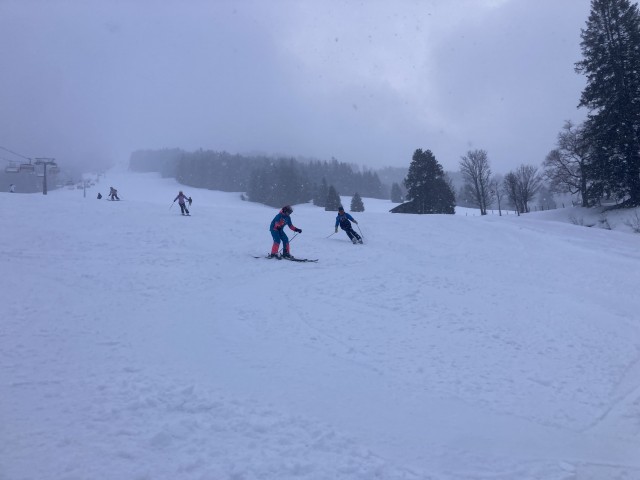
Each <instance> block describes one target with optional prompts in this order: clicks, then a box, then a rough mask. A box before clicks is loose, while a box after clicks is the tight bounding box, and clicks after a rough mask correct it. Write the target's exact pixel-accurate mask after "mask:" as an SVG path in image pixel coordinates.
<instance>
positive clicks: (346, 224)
mask: <svg viewBox="0 0 640 480" xmlns="http://www.w3.org/2000/svg"><path fill="white" fill-rule="evenodd" d="M351 222H353V223H355V224H356V225H357V224H358V222H356V220H355V219H354V218H353V217H352V216H351V215H349V214H348V213H347V212H345V211H344V208H342V207H340V208H338V215H337V216H336V233H338V225H340V228H341V229H342V230H344V231H345V232H346V233H347V236H348V237H349V239H350V240H351V241H352V242H353V243H354V244H356V243H362V238H361V237H360V235H358V234H357V233H356V232H355V230H354V229H353V227H352V226H351Z"/></svg>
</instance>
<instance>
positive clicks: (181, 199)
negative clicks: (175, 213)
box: [173, 190, 191, 215]
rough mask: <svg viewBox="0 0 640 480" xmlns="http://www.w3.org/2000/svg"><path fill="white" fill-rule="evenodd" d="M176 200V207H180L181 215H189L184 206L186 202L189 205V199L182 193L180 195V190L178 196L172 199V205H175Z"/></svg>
mask: <svg viewBox="0 0 640 480" xmlns="http://www.w3.org/2000/svg"><path fill="white" fill-rule="evenodd" d="M176 200H178V205H180V210H181V211H182V215H191V214H190V213H189V209H188V208H187V205H186V202H189V205H191V197H187V196H186V195H185V194H184V193H182V190H180V191H179V192H178V196H177V197H176V198H174V199H173V203H175V201H176Z"/></svg>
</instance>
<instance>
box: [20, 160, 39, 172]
mask: <svg viewBox="0 0 640 480" xmlns="http://www.w3.org/2000/svg"><path fill="white" fill-rule="evenodd" d="M20 171H21V172H27V173H33V172H35V171H36V166H35V165H34V164H33V163H31V162H29V163H21V164H20Z"/></svg>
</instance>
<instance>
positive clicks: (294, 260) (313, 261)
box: [251, 255, 318, 263]
mask: <svg viewBox="0 0 640 480" xmlns="http://www.w3.org/2000/svg"><path fill="white" fill-rule="evenodd" d="M251 256H252V257H253V258H266V259H267V260H269V259H272V258H275V259H277V260H289V261H290V262H303V263H309V262H311V263H315V262H317V261H318V259H317V258H315V259H312V258H296V257H283V256H280V255H278V256H277V257H271V256H269V255H265V256H262V257H256V256H255V255H251Z"/></svg>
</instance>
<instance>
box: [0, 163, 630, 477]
mask: <svg viewBox="0 0 640 480" xmlns="http://www.w3.org/2000/svg"><path fill="white" fill-rule="evenodd" d="M109 185H113V186H114V187H115V188H117V189H118V193H119V195H120V198H121V199H122V201H120V202H110V201H107V200H106V193H107V192H108V186H109ZM180 189H181V190H184V191H185V193H186V194H187V195H190V196H191V197H192V198H193V206H192V216H191V217H183V216H181V215H180V213H179V212H180V210H179V208H178V205H177V203H176V204H175V205H174V204H172V201H173V199H174V198H175V196H176V195H177V193H178V190H180ZM98 191H101V192H102V194H103V195H105V198H103V199H102V200H97V199H96V195H97V192H98ZM343 201H344V202H345V205H346V206H347V207H348V205H349V198H348V197H343ZM0 203H1V206H2V214H1V216H0V225H1V228H0V265H1V267H2V268H1V272H2V275H0V479H2V480H19V479H34V480H47V479H70V480H71V479H113V480H116V479H118V480H119V479H135V480H142V479H149V480H151V479H153V480H155V479H172V480H174V479H211V480H218V479H229V480H270V479H273V480H289V479H299V480H311V479H314V480H327V479H350V480H351V479H361V480H370V479H393V480H395V479H412V480H413V479H432V480H470V479H492V480H496V479H498V480H508V479H514V480H533V479H545V480H546V479H551V480H573V479H579V480H595V479H613V478H615V479H628V480H634V479H635V480H637V479H640V300H639V299H638V285H640V236H639V235H637V234H633V233H631V232H630V231H615V230H613V231H611V230H605V229H602V228H586V227H585V226H583V225H579V224H578V223H580V222H573V223H572V222H569V221H558V220H559V218H558V216H560V215H564V216H565V217H566V216H567V214H566V213H558V212H541V213H532V214H528V215H523V216H520V217H518V216H515V215H513V214H510V215H503V216H499V215H497V212H495V213H494V214H493V215H488V216H485V217H481V216H478V215H473V214H472V213H473V212H472V211H463V210H459V211H458V214H457V215H400V214H398V215H396V214H391V213H389V212H388V210H389V209H390V208H392V207H393V204H391V203H390V202H388V201H383V200H373V199H367V198H365V199H364V203H365V208H366V211H365V212H363V213H353V215H354V217H355V218H356V220H358V222H359V224H358V225H357V226H356V230H357V229H358V228H360V230H361V232H362V234H363V236H364V245H352V244H351V243H350V242H349V241H348V239H347V236H346V235H345V234H344V232H342V231H340V232H339V233H338V234H335V235H331V234H332V233H333V228H334V221H335V213H332V212H325V211H324V209H321V208H318V207H314V206H313V205H311V204H306V205H295V206H294V210H295V211H294V213H293V215H292V220H293V224H294V225H295V226H296V227H299V228H302V229H303V233H302V234H300V235H297V236H296V237H295V238H294V239H293V242H292V243H291V249H292V253H293V255H295V256H298V257H305V258H318V259H319V262H318V263H294V262H289V261H285V260H281V261H278V260H267V259H255V258H252V255H258V256H259V255H264V254H266V253H268V251H269V249H270V247H271V236H270V234H269V231H268V226H269V223H270V221H271V219H272V218H273V216H274V215H275V214H276V213H277V209H273V208H270V207H266V206H264V205H259V204H255V203H251V202H246V201H242V200H241V198H240V194H239V193H223V192H217V191H208V190H197V189H192V188H188V187H185V186H181V185H178V184H177V183H176V182H175V180H173V179H162V178H160V177H159V176H158V175H155V174H134V173H128V172H115V171H114V172H112V173H109V174H108V175H107V176H106V178H101V180H100V183H99V184H98V185H96V186H95V187H93V188H92V189H91V190H88V191H87V195H86V197H84V196H83V191H82V190H56V191H50V192H49V194H48V195H46V196H44V195H38V194H9V193H0ZM347 210H348V208H347ZM576 218H577V217H576ZM288 233H289V236H290V237H293V236H294V235H295V234H294V233H293V232H291V231H288Z"/></svg>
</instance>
